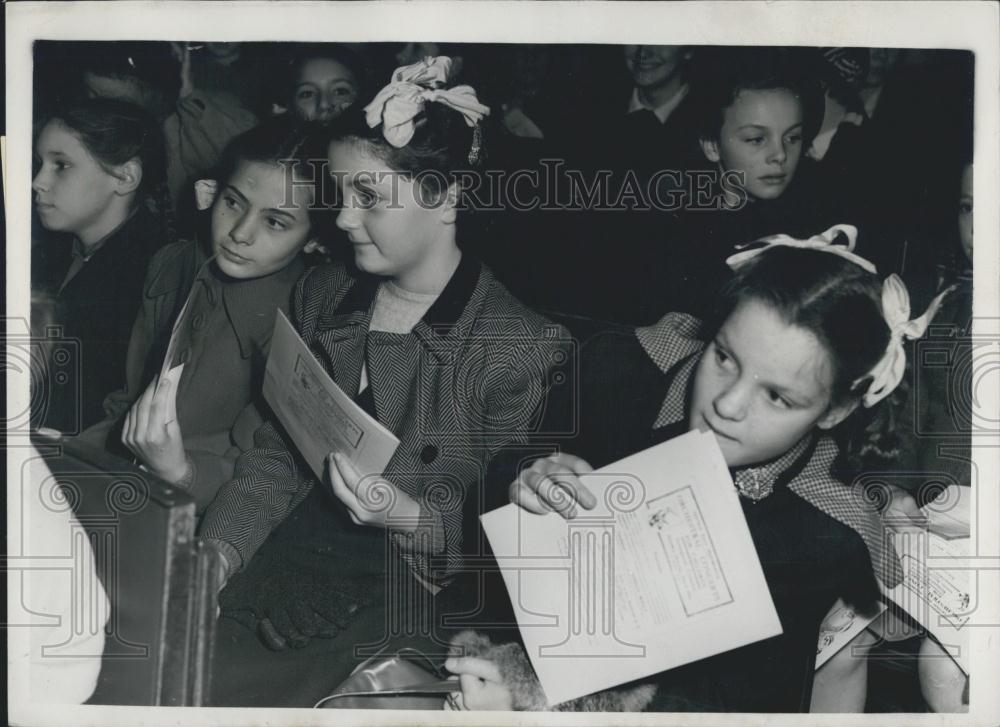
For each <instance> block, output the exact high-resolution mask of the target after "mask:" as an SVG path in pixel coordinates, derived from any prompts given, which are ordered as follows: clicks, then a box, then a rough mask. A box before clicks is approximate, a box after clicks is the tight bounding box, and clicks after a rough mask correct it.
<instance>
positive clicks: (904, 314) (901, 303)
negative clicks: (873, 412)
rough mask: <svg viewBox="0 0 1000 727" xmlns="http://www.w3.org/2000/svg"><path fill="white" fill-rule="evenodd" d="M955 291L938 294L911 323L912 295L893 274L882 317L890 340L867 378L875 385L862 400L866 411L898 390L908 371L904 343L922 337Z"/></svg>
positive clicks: (887, 283)
mask: <svg viewBox="0 0 1000 727" xmlns="http://www.w3.org/2000/svg"><path fill="white" fill-rule="evenodd" d="M953 289H954V286H952V287H951V288H948V289H946V290H943V291H941V292H940V293H938V294H937V295H936V296H935V297H934V300H932V301H931V304H930V305H929V306H927V310H926V311H925V312H924V314H923V315H922V316H920V317H919V318H914V319H913V320H910V295H909V293H907V292H906V285H905V284H904V283H903V281H902V280H900V278H899V276H898V275H896V274H895V273H893V274H892V275H890V276H889V277H888V278H886V279H885V282H884V283H882V315H884V316H885V322H886V323H887V324H888V326H889V331H890V332H891V336H890V338H889V345H888V346H887V347H886V350H885V354H883V356H882V358H881V360H879V362H878V363H877V364H875V367H874V368H873V369H872V370H871V372H870V373H869V374H868V375H869V376H871V377H872V382H871V384H869V386H868V391H866V392H865V395H864V397H863V398H862V403H863V404H864V406H865V408H868V407H871V406H874V405H875V404H877V403H878V402H880V401H881V400H882V399H884V398H885V397H887V396H888V395H889V394H891V393H892V392H893V390H894V389H895V388H896V387H897V386H899V382H900V381H902V380H903V373H904V371H905V370H906V352H905V351H904V350H903V339H904V338H907V339H909V340H911V341H912V340H915V339H917V338H920V337H921V336H923V335H924V332H925V331H926V330H927V326H928V325H930V322H931V320H932V319H933V318H934V316H935V314H937V311H938V308H939V307H940V306H941V302H942V301H943V300H944V297H945V296H946V295H948V293H950V292H951V291H952V290H953ZM862 378H864V377H862ZM859 380H860V379H859Z"/></svg>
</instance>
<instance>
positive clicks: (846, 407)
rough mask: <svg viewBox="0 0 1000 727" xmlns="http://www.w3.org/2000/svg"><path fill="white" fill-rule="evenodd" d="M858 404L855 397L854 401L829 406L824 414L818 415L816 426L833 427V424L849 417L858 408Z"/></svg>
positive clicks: (821, 427) (835, 424)
mask: <svg viewBox="0 0 1000 727" xmlns="http://www.w3.org/2000/svg"><path fill="white" fill-rule="evenodd" d="M859 404H860V402H859V401H858V400H857V399H855V400H854V401H850V402H847V403H846V404H841V405H839V406H835V407H831V408H830V409H828V410H827V412H826V414H824V415H823V416H822V417H820V419H819V421H817V422H816V426H817V427H819V428H820V429H833V428H834V427H835V426H837V425H838V424H840V423H841V422H842V421H844V420H845V419H847V417H849V416H850V415H851V414H852V413H853V412H854V410H855V409H857V408H858V405H859Z"/></svg>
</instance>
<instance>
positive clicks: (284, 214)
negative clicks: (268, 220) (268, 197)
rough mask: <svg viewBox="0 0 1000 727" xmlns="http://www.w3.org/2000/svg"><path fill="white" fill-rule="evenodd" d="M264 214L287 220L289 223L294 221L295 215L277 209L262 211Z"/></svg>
mask: <svg viewBox="0 0 1000 727" xmlns="http://www.w3.org/2000/svg"><path fill="white" fill-rule="evenodd" d="M264 214H265V215H280V216H281V217H285V218H286V219H288V220H289V221H291V222H294V221H295V215H293V214H291V213H289V212H286V211H285V210H282V209H278V208H277V207H268V208H267V209H266V210H264Z"/></svg>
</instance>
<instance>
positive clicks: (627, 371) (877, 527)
mask: <svg viewBox="0 0 1000 727" xmlns="http://www.w3.org/2000/svg"><path fill="white" fill-rule="evenodd" d="M697 330H698V321H697V320H696V319H694V318H692V317H690V316H684V315H677V314H668V315H667V316H665V317H664V318H663V320H661V321H660V323H658V324H656V325H655V326H651V327H649V328H646V329H639V331H638V332H637V333H638V335H637V334H636V332H621V331H617V332H608V333H603V334H598V335H596V336H594V337H593V338H591V339H590V340H589V341H588V342H587V343H586V344H585V346H584V347H583V351H582V355H581V362H580V366H579V375H580V376H581V380H580V385H579V387H578V389H577V387H566V388H563V389H560V390H559V391H567V390H578V391H579V398H578V399H577V400H576V401H575V403H574V404H573V406H575V407H577V408H578V411H579V412H580V428H579V430H578V432H577V433H576V435H575V436H573V437H572V438H570V440H568V441H566V442H563V443H562V444H561V445H560V446H561V449H562V450H563V451H565V452H568V453H570V454H576V455H577V456H581V457H583V458H584V459H586V460H587V461H588V462H589V463H590V464H591V465H593V466H594V467H602V466H605V465H608V464H610V463H612V462H614V461H617V460H619V459H621V458H623V457H625V456H627V455H629V454H632V453H634V452H637V451H640V450H643V449H646V448H648V447H651V446H653V445H655V444H658V443H659V442H662V441H665V440H667V439H670V438H673V437H675V436H679V435H680V434H682V433H683V432H684V431H686V429H687V425H686V419H687V400H688V395H689V389H690V384H691V382H692V380H693V371H694V369H695V364H696V363H697V360H698V358H699V356H700V352H701V350H702V348H703V343H701V341H699V340H698V339H697V337H696V335H695V334H696V332H697ZM565 405H566V403H565V402H559V401H555V400H550V401H549V403H548V405H547V408H548V409H549V411H550V412H551V413H553V414H556V415H558V410H560V409H561V408H562V407H564V406H565ZM544 426H545V425H544V424H543V427H544ZM835 455H836V446H835V445H833V444H832V441H831V440H829V438H827V437H822V438H819V439H818V440H814V439H812V438H809V439H808V440H807V441H805V442H803V443H802V445H801V446H797V447H795V448H793V450H791V451H790V452H789V454H788V455H786V456H783V457H780V458H778V460H776V461H775V462H774V463H771V464H768V465H764V466H762V467H759V468H754V469H756V470H757V471H758V473H760V474H761V475H762V476H766V477H771V478H773V480H774V483H775V485H774V491H773V493H772V494H771V495H769V496H768V497H766V498H765V499H763V500H761V501H760V502H758V503H753V502H752V501H750V500H748V499H745V498H742V497H741V498H740V502H741V505H742V506H743V512H744V515H745V516H746V519H747V525H748V526H749V529H750V534H751V537H752V538H753V542H754V547H755V548H756V550H757V555H758V557H759V558H760V561H761V565H762V567H763V571H764V577H765V579H766V581H767V584H768V587H769V589H770V591H771V595H772V597H773V598H774V603H775V608H776V610H777V612H778V617H779V619H780V621H781V625H782V629H783V633H782V634H781V635H779V636H775V637H773V638H770V639H766V640H764V641H760V642H757V643H755V644H750V645H748V646H745V647H742V648H740V649H736V650H734V651H729V652H726V653H723V654H719V655H717V656H713V657H710V658H707V659H702V660H701V661H698V662H695V663H692V664H689V665H686V666H683V667H679V668H677V669H672V670H670V671H667V672H663V673H661V674H657V675H654V676H652V677H650V678H648V679H646V680H641V681H639V682H635V683H632V684H629V685H623V686H622V687H620V688H618V689H619V690H620V691H622V694H626V695H627V694H629V693H631V692H630V690H633V691H634V688H635V687H636V686H638V685H640V684H653V685H655V686H656V694H655V696H654V697H653V698H652V701H651V703H650V704H649V706H648V707H647V709H649V710H653V711H735V712H800V711H808V709H809V702H810V696H811V690H812V682H813V666H814V664H815V658H816V643H817V639H818V636H819V625H820V623H821V622H822V620H823V617H824V616H825V615H826V613H827V612H828V610H829V609H830V607H831V606H832V605H833V604H834V602H835V601H836V600H837V598H838V597H841V596H842V597H844V599H845V600H847V601H848V602H849V603H852V604H854V605H855V607H857V608H859V609H861V610H866V609H867V608H870V607H872V606H873V604H874V601H875V600H876V599H877V598H878V596H879V588H878V583H877V582H876V579H875V576H874V573H875V572H876V571H878V572H879V573H880V575H881V577H882V578H883V579H884V580H885V581H886V582H887V583H895V582H897V580H898V577H899V575H900V573H899V566H898V562H897V559H896V556H895V553H894V552H893V551H892V550H891V548H890V549H888V550H886V549H885V548H884V547H883V545H882V543H881V542H880V539H879V534H880V533H883V532H884V530H883V529H882V526H881V522H880V521H879V517H878V513H876V512H873V511H870V510H865V509H864V508H863V507H862V506H861V503H859V502H857V500H856V499H855V498H854V497H853V496H852V492H851V490H850V489H849V488H847V487H846V486H845V485H843V484H841V483H840V482H838V481H836V480H834V479H833V477H832V475H831V474H830V465H831V464H832V463H833V459H834V456H835ZM514 461H515V459H514V457H513V455H511V456H509V457H508V456H506V455H505V456H504V457H503V458H501V459H498V460H496V461H495V462H494V466H493V468H492V470H493V472H492V474H493V475H494V477H495V478H497V479H498V480H499V481H502V482H506V483H509V482H510V481H511V479H512V474H511V471H510V470H508V471H506V472H502V473H498V470H501V469H507V468H509V467H510V468H512V467H513V462H514ZM521 461H522V462H523V461H524V460H523V459H522V460H521ZM732 474H733V476H734V478H739V477H740V474H741V470H739V469H738V470H734V471H733V473H732ZM497 484H498V485H499V484H500V482H497ZM501 491H502V492H501ZM494 494H495V495H501V494H502V495H504V496H505V495H506V487H496V488H494ZM821 508H822V509H821ZM873 563H874V565H873ZM499 587H500V588H502V586H499ZM500 598H502V596H501V597H500ZM494 600H499V599H494ZM494 618H495V619H496V616H495V615H494ZM508 618H509V616H508ZM498 622H502V621H498ZM498 636H499V638H501V639H504V640H509V639H510V636H509V631H508V632H507V634H505V635H503V634H499V633H497V634H494V639H496V638H497V637H498ZM516 681H517V680H515V682H516ZM569 708H570V709H573V708H574V707H572V706H570V707H569ZM581 708H586V706H585V705H582V706H581Z"/></svg>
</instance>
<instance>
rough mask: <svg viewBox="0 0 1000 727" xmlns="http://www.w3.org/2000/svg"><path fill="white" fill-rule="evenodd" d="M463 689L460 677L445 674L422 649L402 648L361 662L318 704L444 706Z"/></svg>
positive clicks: (329, 706) (346, 706) (337, 706)
mask: <svg viewBox="0 0 1000 727" xmlns="http://www.w3.org/2000/svg"><path fill="white" fill-rule="evenodd" d="M414 658H419V659H421V660H422V661H423V662H424V663H425V664H426V665H427V666H426V667H424V666H421V665H420V664H418V663H416V662H415V661H414ZM460 691H461V687H459V683H458V677H448V678H444V677H442V676H441V675H440V674H439V672H438V670H437V669H436V668H435V667H434V665H433V664H431V662H430V660H429V659H427V657H426V656H424V655H423V654H421V653H420V652H419V651H416V650H415V649H400V650H399V651H397V652H395V653H393V654H391V655H382V654H376V655H375V656H373V657H371V658H370V659H368V660H367V661H365V662H364V663H362V664H361V665H360V666H359V667H358V668H357V669H355V670H354V671H353V672H352V673H351V676H349V677H348V678H347V679H345V680H344V681H343V682H342V683H341V684H340V685H339V686H338V687H337V688H336V689H334V690H333V692H332V693H331V694H330V695H328V696H326V697H324V698H323V699H321V700H320V701H319V702H318V703H317V704H316V708H318V709H417V710H441V709H445V708H446V707H445V704H446V702H448V701H449V699H450V695H451V694H453V693H457V692H460Z"/></svg>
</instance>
